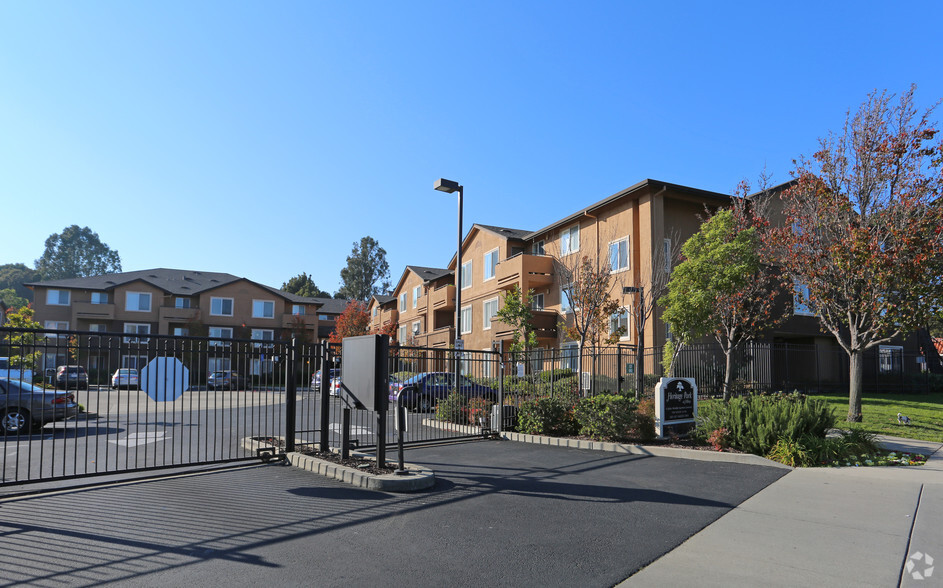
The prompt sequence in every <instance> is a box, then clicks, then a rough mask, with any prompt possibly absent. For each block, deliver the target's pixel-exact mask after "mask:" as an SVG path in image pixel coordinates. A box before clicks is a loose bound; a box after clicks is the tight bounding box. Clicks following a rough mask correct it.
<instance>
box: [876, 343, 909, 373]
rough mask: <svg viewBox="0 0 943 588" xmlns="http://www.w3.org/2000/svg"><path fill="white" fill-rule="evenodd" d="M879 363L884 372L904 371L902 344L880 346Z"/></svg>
mask: <svg viewBox="0 0 943 588" xmlns="http://www.w3.org/2000/svg"><path fill="white" fill-rule="evenodd" d="M878 365H879V366H880V369H881V373H882V374H899V373H901V372H903V371H904V348H903V347H901V346H900V345H881V346H879V347H878Z"/></svg>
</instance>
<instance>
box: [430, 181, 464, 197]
mask: <svg viewBox="0 0 943 588" xmlns="http://www.w3.org/2000/svg"><path fill="white" fill-rule="evenodd" d="M433 187H434V188H435V189H436V190H438V191H439V192H447V193H449V194H451V193H453V192H459V191H461V189H462V185H461V184H459V183H458V182H453V181H452V180H446V179H445V178H439V179H438V180H436V181H435V184H434V185H433Z"/></svg>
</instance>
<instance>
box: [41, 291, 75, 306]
mask: <svg viewBox="0 0 943 588" xmlns="http://www.w3.org/2000/svg"><path fill="white" fill-rule="evenodd" d="M69 300H70V297H69V291H68V290H46V304H49V305H51V306H69Z"/></svg>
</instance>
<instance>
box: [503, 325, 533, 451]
mask: <svg viewBox="0 0 943 588" xmlns="http://www.w3.org/2000/svg"><path fill="white" fill-rule="evenodd" d="M528 359H529V358H528V357H526V356H525V357H524V361H527V360H528ZM524 370H525V373H526V370H527V366H526V365H525V366H524ZM502 431H504V340H501V341H498V433H500V432H502Z"/></svg>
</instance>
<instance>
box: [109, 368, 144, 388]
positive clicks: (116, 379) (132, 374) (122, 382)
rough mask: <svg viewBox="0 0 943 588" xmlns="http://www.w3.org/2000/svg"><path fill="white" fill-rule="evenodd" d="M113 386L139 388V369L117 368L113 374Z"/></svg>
mask: <svg viewBox="0 0 943 588" xmlns="http://www.w3.org/2000/svg"><path fill="white" fill-rule="evenodd" d="M111 387H112V388H128V389H130V388H134V389H138V388H140V386H139V385H138V371H137V370H135V369H130V368H121V369H118V370H115V373H114V375H113V376H111Z"/></svg>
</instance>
